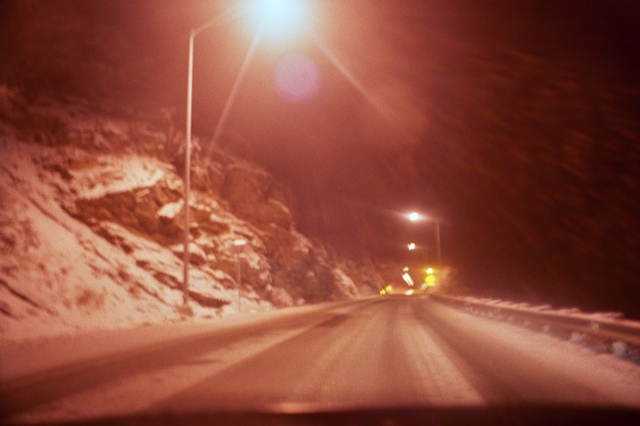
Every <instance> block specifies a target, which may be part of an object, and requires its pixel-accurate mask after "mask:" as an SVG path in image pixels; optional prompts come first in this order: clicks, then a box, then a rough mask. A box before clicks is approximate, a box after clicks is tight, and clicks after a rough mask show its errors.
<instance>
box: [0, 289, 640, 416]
mask: <svg viewBox="0 0 640 426" xmlns="http://www.w3.org/2000/svg"><path fill="white" fill-rule="evenodd" d="M149 336H153V337H149ZM55 344H56V343H55V342H49V345H50V346H54V345H55ZM57 344H58V345H59V346H60V345H62V346H63V347H64V348H67V352H68V353H67V354H66V355H65V351H64V350H63V349H61V348H60V347H58V348H57V349H48V347H47V346H46V345H45V346H42V347H40V348H38V347H37V346H36V347H33V348H31V350H32V352H38V353H36V354H34V353H31V355H30V356H29V357H26V358H31V360H22V361H24V362H22V364H24V365H23V366H22V367H20V366H19V365H18V364H21V362H20V360H18V359H17V357H18V356H19V355H20V352H19V351H17V352H14V353H13V354H12V355H11V356H9V355H6V354H5V355H6V356H4V357H3V358H2V361H3V363H5V367H6V368H4V367H3V374H2V386H1V388H0V397H1V399H0V401H1V404H2V417H3V418H4V420H6V421H10V422H64V421H72V420H78V419H80V420H81V419H94V420H95V419H111V420H114V421H115V420H117V422H118V423H119V422H120V421H122V419H123V418H125V419H132V418H135V419H137V421H138V423H137V424H140V421H139V420H140V418H144V419H151V420H149V422H152V423H156V422H158V420H159V419H166V418H167V417H166V416H170V417H169V419H171V421H169V420H167V421H166V423H167V424H169V423H171V422H173V421H175V417H174V416H184V417H183V418H181V421H184V420H186V419H187V416H188V415H192V414H193V413H200V414H201V415H204V414H202V413H205V414H207V415H209V414H211V415H213V414H214V413H254V414H255V413H352V414H351V415H353V413H354V412H358V413H362V412H365V413H367V412H369V411H367V410H374V411H375V412H378V413H379V412H385V413H386V412H388V411H389V410H390V411H392V412H394V413H396V412H398V411H399V412H402V413H403V415H405V416H406V415H408V414H407V413H413V414H411V415H414V414H415V410H416V408H420V409H421V410H423V411H422V412H421V413H422V414H424V409H425V408H429V409H430V410H431V411H429V413H431V414H433V413H445V414H446V418H447V419H449V420H451V419H454V420H456V421H457V420H459V419H458V417H456V415H458V416H459V415H460V413H466V415H475V414H477V413H482V412H487V411H489V412H491V413H492V415H496V407H500V412H501V413H502V414H501V415H502V416H504V415H507V414H504V410H506V408H505V407H512V408H513V407H516V408H517V409H518V410H523V409H526V410H527V411H526V412H527V413H529V412H534V413H538V414H539V413H540V412H543V413H544V415H545V416H547V417H548V416H554V415H557V413H565V412H566V413H569V414H571V415H573V414H575V413H576V412H577V413H582V414H583V415H588V416H592V415H594V416H596V418H597V416H600V417H601V418H602V417H603V416H618V417H604V418H607V419H611V418H614V419H617V420H620V421H623V420H624V421H626V420H630V419H633V420H634V421H635V420H639V419H640V418H639V417H637V415H638V413H639V411H638V410H639V409H640V367H639V366H637V365H634V364H631V363H628V362H624V361H621V360H618V359H615V358H614V357H612V356H610V355H607V354H596V353H593V352H590V351H589V350H587V349H586V348H583V347H580V346H577V345H575V344H573V343H570V342H562V341H559V340H556V339H554V338H552V337H550V336H546V335H544V334H539V333H533V332H531V331H528V330H525V329H522V328H518V327H515V326H511V325H508V324H504V323H500V322H497V321H492V320H487V319H481V318H478V317H475V316H473V315H471V314H468V313H465V312H462V311H458V310H455V309H453V308H451V307H448V306H445V305H442V304H440V303H438V302H437V301H435V300H433V299H430V298H428V297H405V296H392V297H379V298H370V299H363V300H356V301H348V302H341V303H332V304H324V305H318V306H314V307H305V308H299V309H287V310H282V311H279V312H276V313H272V314H262V315H258V314H256V315H247V316H245V317H236V318H231V319H227V320H219V321H217V322H211V323H205V324H202V323H199V324H191V325H188V326H184V325H181V326H175V325H174V326H172V327H167V328H166V329H165V331H163V330H162V329H160V328H153V327H149V328H147V329H145V328H143V329H139V330H135V331H129V332H121V333H120V334H118V333H110V334H106V335H105V334H103V335H99V334H96V335H90V336H83V337H82V338H78V339H77V341H76V340H74V339H67V340H66V341H65V340H63V341H62V343H60V342H58V343H57ZM56 351H57V352H56ZM56 353H57V355H54V354H56ZM48 354H50V355H49V356H48ZM12 356H13V358H12ZM56 357H57V359H55V360H54V359H49V358H56ZM23 358H25V357H23ZM48 359H49V362H47V360H48ZM12 360H13V361H12ZM12 362H13V363H15V364H16V368H14V369H12V368H11V363H12ZM487 407H489V408H487ZM376 410H378V411H376ZM394 410H395V411H394ZM412 410H414V411H412ZM563 410H564V411H563ZM553 413H555V414H553ZM445 414H443V415H445ZM512 414H513V413H511V414H508V415H512ZM255 415H258V414H255ZM527 415H528V414H527ZM218 418H220V417H218ZM377 418H379V417H377ZM545 418H546V417H545ZM465 419H466V418H465ZM245 420H246V419H245ZM262 420H264V419H262ZM333 420H336V419H332V421H333ZM337 420H341V419H337ZM404 420H406V418H405V419H404ZM255 421H256V419H255V418H252V419H251V420H247V421H246V423H253V422H255ZM258 421H259V420H258ZM262 423H264V422H262ZM403 423H406V422H403ZM454 423H455V422H454ZM278 424H280V423H278ZM350 424H351V423H350ZM391 424H393V423H391Z"/></svg>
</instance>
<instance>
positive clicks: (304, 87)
mask: <svg viewBox="0 0 640 426" xmlns="http://www.w3.org/2000/svg"><path fill="white" fill-rule="evenodd" d="M319 80H320V73H319V71H318V67H317V66H316V64H315V62H314V61H313V59H311V58H310V57H309V56H307V55H304V54H302V53H290V54H288V55H286V56H285V57H284V58H282V59H281V60H280V62H278V64H277V65H276V70H275V84H276V88H277V89H278V92H279V93H280V94H281V95H282V96H283V97H284V98H286V99H288V100H290V101H302V100H304V99H308V98H310V97H311V96H313V95H314V94H315V93H316V92H317V90H318V85H319Z"/></svg>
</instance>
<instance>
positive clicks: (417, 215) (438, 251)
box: [406, 212, 442, 270]
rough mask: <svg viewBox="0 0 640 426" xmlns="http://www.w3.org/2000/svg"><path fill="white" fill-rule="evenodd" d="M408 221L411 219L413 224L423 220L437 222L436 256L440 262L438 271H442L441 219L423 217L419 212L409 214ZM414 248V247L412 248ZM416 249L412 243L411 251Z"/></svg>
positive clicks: (410, 245)
mask: <svg viewBox="0 0 640 426" xmlns="http://www.w3.org/2000/svg"><path fill="white" fill-rule="evenodd" d="M406 217H407V219H409V220H410V221H411V222H418V221H421V220H430V221H433V222H435V225H436V235H435V236H436V256H437V260H438V269H440V270H442V252H441V249H440V220H439V219H432V218H429V217H426V216H423V215H421V214H420V213H418V212H411V213H409V214H407V216H406ZM412 246H413V247H412ZM414 249H415V244H414V243H411V244H409V250H414Z"/></svg>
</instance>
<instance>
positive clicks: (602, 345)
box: [432, 294, 640, 364]
mask: <svg viewBox="0 0 640 426" xmlns="http://www.w3.org/2000/svg"><path fill="white" fill-rule="evenodd" d="M432 297H434V298H435V299H436V300H438V301H440V302H441V303H445V304H447V305H450V306H453V307H455V308H457V309H461V310H464V311H467V312H469V313H472V314H474V315H480V316H483V317H485V318H491V319H496V320H500V321H506V322H509V323H512V324H515V325H519V326H523V327H526V328H528V329H531V330H534V331H539V332H544V333H546V334H550V335H553V336H556V337H560V338H562V339H567V340H571V341H573V342H575V343H580V344H582V345H584V346H587V347H589V348H591V349H594V350H596V351H598V352H608V353H611V354H613V355H615V356H617V357H619V358H622V359H625V360H628V361H632V362H634V363H636V364H640V322H638V321H632V320H626V319H620V318H612V317H598V316H595V315H593V314H585V313H578V312H566V311H561V310H551V309H549V308H547V307H538V308H536V307H529V306H523V305H515V304H509V303H506V302H502V303H497V304H496V303H487V302H482V301H480V300H470V299H468V298H463V297H453V296H444V295H437V294H434V295H432Z"/></svg>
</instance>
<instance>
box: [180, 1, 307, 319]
mask: <svg viewBox="0 0 640 426" xmlns="http://www.w3.org/2000/svg"><path fill="white" fill-rule="evenodd" d="M298 3H299V2H293V1H292V0H266V1H264V0H263V1H261V2H260V3H255V2H254V3H253V4H254V7H253V8H252V9H249V10H247V11H246V12H248V13H249V14H253V16H256V14H257V16H259V17H260V27H259V30H258V35H259V34H260V32H261V31H262V29H263V28H264V27H265V26H266V24H269V25H270V26H271V27H273V28H278V29H282V28H283V27H285V26H291V25H292V23H293V21H294V20H293V18H294V16H295V15H297V14H300V13H302V10H301V9H300V8H299V7H296V6H298ZM232 12H235V10H233V9H230V10H229V11H227V12H226V13H224V14H221V15H219V16H216V17H215V18H213V19H212V20H210V21H209V22H207V23H206V24H204V25H201V26H200V27H197V28H192V29H191V33H190V35H189V66H188V77H187V116H186V146H185V156H184V161H185V167H184V253H183V258H182V262H183V271H182V272H183V275H182V295H183V298H182V312H183V313H184V314H187V315H192V314H193V310H192V309H191V306H190V305H189V257H190V256H189V254H190V253H189V241H190V238H191V237H190V232H189V220H190V218H189V196H190V192H191V123H192V109H193V50H194V48H193V45H194V41H195V37H196V35H198V34H200V33H201V32H202V31H204V30H206V29H208V28H211V27H212V26H213V25H214V24H216V23H218V22H219V21H221V20H222V19H223V18H226V17H227V16H228V15H230V14H231V13H232ZM256 42H257V36H256V39H254V43H253V45H252V48H253V46H255V44H256ZM245 63H246V61H245ZM234 90H235V87H234ZM218 126H219V127H220V123H219V124H218ZM216 130H217V132H219V131H220V129H216ZM214 138H215V136H214Z"/></svg>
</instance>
